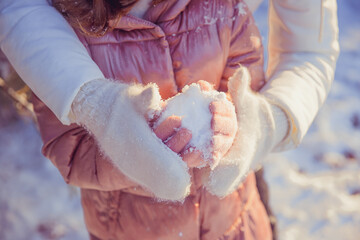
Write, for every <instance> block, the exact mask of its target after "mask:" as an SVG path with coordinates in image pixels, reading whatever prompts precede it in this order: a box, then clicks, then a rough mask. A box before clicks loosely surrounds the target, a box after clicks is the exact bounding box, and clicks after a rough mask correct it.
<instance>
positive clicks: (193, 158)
mask: <svg viewBox="0 0 360 240" xmlns="http://www.w3.org/2000/svg"><path fill="white" fill-rule="evenodd" d="M198 84H199V85H200V88H201V90H202V91H211V90H214V89H213V86H212V85H211V84H210V83H208V82H206V81H203V80H200V81H199V82H198ZM209 109H210V112H211V114H212V119H211V128H212V131H213V137H212V157H211V159H210V161H211V162H210V163H209V165H210V167H211V168H214V167H215V166H216V165H217V164H218V162H219V161H220V159H221V158H222V157H223V156H224V155H225V154H226V153H227V151H228V150H229V149H230V147H231V145H232V144H233V141H234V138H235V134H236V130H237V119H236V113H235V107H234V105H233V104H232V103H231V102H230V101H227V100H225V99H222V100H216V101H213V102H211V103H210V106H209ZM182 157H183V160H184V161H185V162H186V163H187V165H188V167H199V166H201V165H204V163H205V162H206V161H205V160H204V157H203V154H202V152H201V151H199V150H196V149H195V150H194V151H189V150H185V151H184V153H183V156H182Z"/></svg>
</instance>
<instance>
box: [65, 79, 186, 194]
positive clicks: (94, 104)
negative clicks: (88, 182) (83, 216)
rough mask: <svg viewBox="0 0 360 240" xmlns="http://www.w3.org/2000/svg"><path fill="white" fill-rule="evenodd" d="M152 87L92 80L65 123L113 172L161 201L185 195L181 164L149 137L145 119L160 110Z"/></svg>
mask: <svg viewBox="0 0 360 240" xmlns="http://www.w3.org/2000/svg"><path fill="white" fill-rule="evenodd" d="M160 105H161V97H160V94H159V91H158V87H157V86H156V84H149V85H146V86H142V85H139V84H132V85H130V84H125V83H121V82H112V81H110V80H107V79H100V80H93V81H90V82H88V83H86V84H85V85H84V86H82V88H81V89H80V91H79V93H78V94H77V96H76V98H75V100H74V102H73V103H72V112H71V114H70V115H71V116H70V118H71V119H72V121H73V122H76V123H79V124H82V125H84V126H85V127H86V128H87V129H88V130H89V131H90V132H91V133H92V134H93V135H94V136H95V138H96V140H97V141H98V144H99V146H100V147H101V149H102V150H103V152H104V153H105V154H106V155H107V156H108V157H109V158H110V159H111V160H112V162H113V164H114V166H115V167H117V168H118V169H119V170H120V171H122V172H123V173H124V174H125V175H126V176H128V177H129V178H130V179H131V180H133V181H134V182H136V183H138V184H140V185H141V186H143V187H144V188H146V189H148V190H149V191H151V192H152V193H153V194H154V195H155V196H156V197H158V198H160V199H164V200H182V199H183V198H185V197H186V195H187V194H188V193H189V190H190V184H191V182H190V175H189V174H188V171H187V170H188V169H187V166H186V164H185V163H184V162H183V161H182V159H181V158H180V157H179V156H178V155H177V154H176V153H175V152H173V151H171V150H170V149H169V148H168V147H167V146H165V144H164V143H163V142H162V141H161V140H160V139H159V138H158V137H156V135H155V134H154V133H153V131H152V130H151V128H150V126H149V125H148V122H147V120H146V118H151V116H149V114H150V115H152V114H154V113H155V112H156V111H159V110H160V109H161V107H160Z"/></svg>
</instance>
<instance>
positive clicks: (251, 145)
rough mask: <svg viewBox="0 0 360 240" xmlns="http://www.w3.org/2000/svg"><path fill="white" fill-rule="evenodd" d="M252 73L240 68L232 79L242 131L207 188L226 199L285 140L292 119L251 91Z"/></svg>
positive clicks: (229, 88) (229, 89)
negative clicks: (288, 118)
mask: <svg viewBox="0 0 360 240" xmlns="http://www.w3.org/2000/svg"><path fill="white" fill-rule="evenodd" d="M250 80H251V78H250V74H249V72H248V70H247V69H246V68H245V67H240V68H239V69H238V70H237V71H236V72H235V74H234V75H233V76H232V77H231V78H230V79H229V82H228V91H229V93H230V95H231V97H232V100H233V103H234V105H235V110H236V115H237V121H238V131H237V133H236V137H235V140H234V143H233V145H232V147H231V148H230V150H229V151H228V152H227V154H226V155H225V156H224V158H223V159H221V160H220V163H219V165H218V166H217V167H216V168H215V169H214V170H213V171H211V172H210V175H209V179H208V182H207V183H206V187H207V189H208V190H209V192H211V193H212V194H214V195H217V196H219V197H224V196H226V195H228V194H230V193H231V192H233V191H234V190H236V189H237V187H238V186H239V184H240V183H241V181H242V180H243V179H244V178H245V177H246V175H247V173H248V172H249V171H250V170H251V169H255V168H256V167H257V165H258V164H260V161H261V160H263V159H264V157H265V156H266V155H267V154H268V153H269V152H271V151H272V150H273V149H274V147H276V145H277V144H279V143H280V142H281V141H282V140H283V139H284V137H285V135H286V134H287V131H288V127H289V124H288V120H287V117H286V115H285V113H284V112H283V111H282V110H281V108H280V107H278V106H276V105H274V104H272V103H271V102H270V101H269V99H267V98H265V97H264V96H262V95H261V94H259V93H255V92H253V91H252V90H251V89H250Z"/></svg>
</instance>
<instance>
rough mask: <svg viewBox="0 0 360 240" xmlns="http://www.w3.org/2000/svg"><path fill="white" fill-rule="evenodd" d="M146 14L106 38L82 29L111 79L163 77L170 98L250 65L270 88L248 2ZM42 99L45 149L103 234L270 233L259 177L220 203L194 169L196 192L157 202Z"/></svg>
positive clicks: (219, 0)
mask: <svg viewBox="0 0 360 240" xmlns="http://www.w3.org/2000/svg"><path fill="white" fill-rule="evenodd" d="M240 2H241V1H240ZM244 11H245V12H244ZM144 19H145V20H143V19H138V18H136V17H133V16H130V15H127V16H124V17H122V18H121V20H120V21H119V22H117V23H115V22H112V23H111V24H112V26H113V27H114V30H113V31H112V32H110V33H108V34H106V35H105V36H103V37H100V38H91V37H85V36H83V35H80V34H78V36H79V38H80V40H81V41H82V43H83V44H84V45H85V46H86V48H87V49H88V52H89V54H90V55H91V57H92V58H93V60H94V61H95V62H96V63H97V64H98V66H99V67H100V69H101V70H102V72H103V73H104V75H105V76H106V77H107V78H112V79H116V80H120V81H123V82H139V83H144V84H146V83H149V82H155V83H157V84H158V86H159V88H160V93H161V95H162V97H163V98H165V99H166V98H169V97H171V96H173V95H175V94H176V93H177V92H178V91H179V90H181V89H182V87H184V86H185V85H187V84H190V83H193V82H197V81H198V80H201V79H202V80H205V81H208V82H210V83H212V84H214V86H215V89H218V90H220V91H226V90H227V79H228V77H229V76H231V75H232V73H233V72H234V71H235V69H236V68H237V67H238V66H239V64H242V65H244V66H246V67H248V69H249V71H250V73H251V76H252V82H251V87H252V88H253V90H255V91H257V90H259V89H260V88H261V87H262V86H263V85H264V72H263V48H262V45H261V36H260V34H259V32H258V30H257V28H256V25H255V23H254V20H253V18H252V16H251V13H250V12H249V10H248V9H247V7H246V5H245V4H243V3H242V2H241V4H239V2H238V1H236V0H232V1H228V0H214V1H206V0H204V1H200V0H199V1H195V0H194V1H190V0H167V1H164V2H162V3H160V4H158V5H156V6H151V7H150V9H149V10H148V11H147V13H146V14H145V16H144ZM33 102H34V108H35V112H36V114H37V117H38V122H39V129H40V132H41V135H42V138H43V141H44V147H43V154H44V155H45V156H47V157H48V158H49V159H50V160H51V161H52V162H53V163H54V165H55V166H56V167H57V168H58V169H59V171H60V173H61V174H62V176H63V177H64V179H65V181H66V182H67V183H70V184H73V185H76V186H79V187H81V188H82V203H83V207H84V214H85V221H86V224H87V227H88V230H89V231H90V232H91V234H92V235H94V236H95V237H97V238H99V239H178V238H179V239H203V240H204V239H261V240H266V239H270V238H271V230H270V228H269V222H268V220H267V217H266V213H265V211H264V209H263V206H262V205H261V203H260V200H259V198H258V193H257V191H256V186H255V180H254V179H253V176H252V174H250V178H248V180H247V181H245V183H244V184H243V185H242V186H241V187H240V188H239V190H238V191H237V192H235V193H233V194H231V195H229V196H228V197H226V198H224V199H222V200H220V199H218V198H216V197H214V196H211V195H210V194H209V193H207V192H206V191H205V190H204V189H203V188H202V181H201V171H200V170H197V169H194V170H193V169H191V170H190V172H191V174H192V176H193V186H192V193H191V195H190V196H189V197H188V198H187V199H186V200H185V202H184V203H183V204H180V203H176V204H171V203H158V202H156V201H155V200H154V199H152V198H151V196H152V195H151V193H149V192H146V191H144V190H142V189H141V187H139V186H137V184H135V183H133V182H131V181H130V180H128V179H127V178H126V177H125V176H124V174H123V173H121V172H120V171H118V170H117V169H115V168H113V167H112V165H111V164H110V161H109V160H108V159H107V158H106V157H105V156H104V155H103V154H101V152H100V150H99V148H98V146H97V144H96V141H95V140H94V139H93V137H92V136H91V135H89V134H88V132H87V131H86V130H84V129H83V128H82V127H80V126H77V125H74V124H73V125H71V126H64V125H62V124H61V123H60V122H59V121H58V120H57V119H56V117H55V116H54V115H53V114H52V112H51V111H50V110H49V109H48V108H47V107H46V106H45V105H44V104H43V103H42V102H41V101H40V100H39V99H38V98H37V97H36V96H34V99H33ZM249 196H251V197H249ZM258 227H260V228H258Z"/></svg>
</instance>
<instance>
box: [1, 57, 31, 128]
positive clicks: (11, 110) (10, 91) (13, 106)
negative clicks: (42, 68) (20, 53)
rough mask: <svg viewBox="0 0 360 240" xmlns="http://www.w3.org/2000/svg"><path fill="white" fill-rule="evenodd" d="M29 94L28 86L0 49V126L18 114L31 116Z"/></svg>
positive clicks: (17, 116)
mask: <svg viewBox="0 0 360 240" xmlns="http://www.w3.org/2000/svg"><path fill="white" fill-rule="evenodd" d="M30 96H31V91H30V89H29V87H28V86H27V85H26V84H25V83H24V82H23V81H22V80H21V78H20V77H19V75H18V74H17V73H16V72H15V70H14V69H13V68H12V67H11V64H10V63H9V61H8V60H7V59H6V57H5V55H4V54H3V53H2V52H1V51H0V127H3V126H6V125H8V124H11V123H12V122H15V121H16V120H18V119H19V116H20V115H26V116H31V117H33V108H32V104H31V103H30V101H29V99H30Z"/></svg>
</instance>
